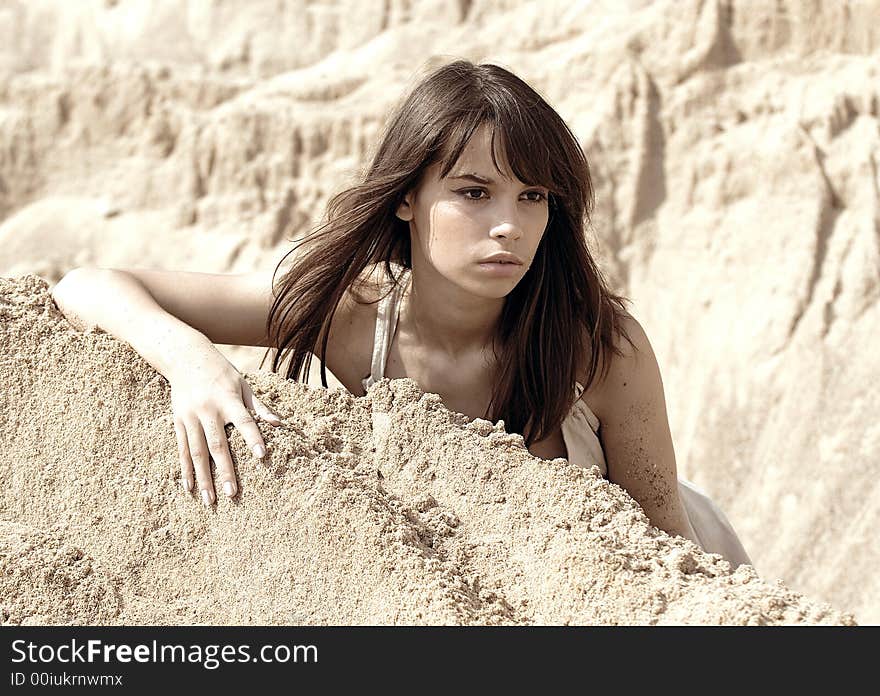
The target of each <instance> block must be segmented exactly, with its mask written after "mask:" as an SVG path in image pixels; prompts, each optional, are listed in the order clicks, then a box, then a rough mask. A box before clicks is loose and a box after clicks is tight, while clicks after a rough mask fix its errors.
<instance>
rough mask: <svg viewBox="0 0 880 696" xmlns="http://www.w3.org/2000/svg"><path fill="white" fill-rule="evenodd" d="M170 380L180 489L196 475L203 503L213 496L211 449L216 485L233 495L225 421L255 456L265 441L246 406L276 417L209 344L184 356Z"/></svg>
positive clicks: (262, 415)
mask: <svg viewBox="0 0 880 696" xmlns="http://www.w3.org/2000/svg"><path fill="white" fill-rule="evenodd" d="M169 381H170V383H171V407H172V410H173V412H174V431H175V433H176V435H177V449H178V453H179V457H180V471H181V479H182V483H183V487H184V489H185V490H187V491H192V488H193V474H195V481H196V482H197V483H198V489H199V491H200V493H201V498H202V502H203V503H204V504H205V505H206V506H209V505H211V504H213V503H214V502H215V501H216V500H217V497H216V494H215V492H214V482H213V481H212V480H211V466H210V460H209V453H210V457H212V458H213V459H214V463H215V464H216V466H217V484H218V485H217V490H218V491H220V490H222V491H223V492H224V493H225V494H226V495H227V496H229V497H230V498H231V497H233V496H234V495H235V494H236V493H237V492H238V484H237V482H236V479H235V469H234V468H233V466H232V457H231V456H230V454H229V443H228V442H227V440H226V430H225V425H226V423H232V424H233V425H234V426H235V427H236V428H238V430H239V432H241V434H242V436H243V437H244V439H245V442H247V443H248V446H249V447H250V449H251V450H252V451H253V453H254V456H256V457H257V458H259V459H263V458H264V457H265V456H266V444H265V442H264V441H263V436H262V434H261V433H260V429H259V428H258V427H257V424H256V422H255V420H254V418H253V416H252V415H251V413H250V412H249V410H248V409H250V410H252V411H254V412H256V414H257V415H259V416H260V418H262V419H263V420H265V421H267V422H268V423H270V424H271V425H273V426H276V427H277V426H279V425H281V419H280V418H279V417H278V416H277V415H276V414H275V413H273V412H272V411H271V410H269V409H268V408H267V407H266V406H264V405H263V404H262V403H261V402H260V401H259V400H258V399H257V398H256V397H255V396H254V393H253V392H252V391H251V387H250V385H249V384H248V383H247V382H246V381H245V380H244V378H242V376H241V374H240V373H239V372H238V370H236V369H235V367H234V366H233V365H232V364H231V363H230V362H229V361H228V360H227V359H226V358H225V357H224V356H223V355H222V354H221V353H220V351H218V350H217V349H216V348H214V347H213V346H211V347H208V348H204V349H203V350H201V351H199V353H198V354H197V355H196V356H195V360H194V361H193V360H190V359H187V361H186V364H185V366H183V369H182V370H181V371H180V373H179V374H177V375H174V376H173V377H172V379H171V380H169Z"/></svg>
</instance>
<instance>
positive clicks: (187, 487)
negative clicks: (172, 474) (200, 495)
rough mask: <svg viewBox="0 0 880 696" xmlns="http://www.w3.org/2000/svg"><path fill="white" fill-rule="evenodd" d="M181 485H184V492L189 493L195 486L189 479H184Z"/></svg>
mask: <svg viewBox="0 0 880 696" xmlns="http://www.w3.org/2000/svg"><path fill="white" fill-rule="evenodd" d="M181 483H182V484H183V490H185V491H186V492H187V493H189V492H190V491H191V490H192V486H193V485H192V482H191V481H190V480H189V479H183V481H181Z"/></svg>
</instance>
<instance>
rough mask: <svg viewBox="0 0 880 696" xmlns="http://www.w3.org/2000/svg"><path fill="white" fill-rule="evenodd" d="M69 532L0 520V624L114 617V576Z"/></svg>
mask: <svg viewBox="0 0 880 696" xmlns="http://www.w3.org/2000/svg"><path fill="white" fill-rule="evenodd" d="M66 538H67V532H66V530H64V529H63V528H57V529H53V530H51V531H49V532H42V531H39V530H37V529H33V528H31V527H27V526H25V525H22V524H16V523H14V522H8V521H3V520H0V624H18V625H39V624H109V623H115V622H116V620H117V618H118V616H119V609H120V606H121V603H120V601H119V597H118V596H117V592H116V586H115V583H114V581H113V580H112V579H111V578H109V577H108V575H107V573H106V572H104V571H102V570H101V569H100V566H99V564H98V565H97V566H96V563H95V561H94V559H93V558H91V557H89V556H88V555H87V554H85V553H84V552H83V551H82V549H79V548H76V547H75V546H71V545H70V544H68V543H67V542H66V541H65V539H66Z"/></svg>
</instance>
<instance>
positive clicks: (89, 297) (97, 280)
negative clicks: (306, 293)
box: [52, 267, 272, 379]
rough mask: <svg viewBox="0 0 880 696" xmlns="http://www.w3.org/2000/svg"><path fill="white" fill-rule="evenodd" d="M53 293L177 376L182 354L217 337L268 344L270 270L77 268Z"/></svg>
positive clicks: (77, 317)
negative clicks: (205, 270) (207, 270)
mask: <svg viewBox="0 0 880 696" xmlns="http://www.w3.org/2000/svg"><path fill="white" fill-rule="evenodd" d="M52 298H53V299H54V300H55V304H57V305H58V308H59V309H60V310H61V311H62V313H63V314H64V315H65V317H67V319H68V320H69V321H70V322H71V324H73V325H74V326H76V327H77V328H80V329H85V328H88V327H91V326H98V327H100V328H101V329H103V330H104V331H106V332H107V333H109V334H111V335H112V336H115V337H116V338H118V339H120V340H122V341H125V342H126V343H128V344H129V345H131V347H132V348H134V349H135V351H137V352H138V353H139V354H140V355H141V356H143V358H144V359H145V360H146V361H147V362H148V363H150V365H152V366H153V367H154V368H155V369H156V370H157V371H158V372H160V373H161V374H162V375H164V376H165V377H166V378H168V379H170V378H171V377H170V373H171V372H172V371H173V369H174V368H175V366H176V365H180V364H181V360H180V357H181V356H185V355H192V354H193V353H194V352H197V351H201V350H206V349H212V350H214V348H213V345H212V344H214V343H229V344H234V345H263V346H265V345H266V336H265V322H266V317H267V316H268V312H269V307H270V306H271V302H272V296H271V273H269V272H256V273H245V274H238V275H232V274H211V273H187V272H174V271H151V270H131V271H125V270H117V269H109V268H107V269H105V268H85V267H84V268H76V269H74V270H72V271H70V272H68V273H67V274H66V275H65V276H64V277H63V278H62V279H61V280H60V281H59V282H58V284H57V285H55V287H54V288H52Z"/></svg>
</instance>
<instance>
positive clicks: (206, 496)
mask: <svg viewBox="0 0 880 696" xmlns="http://www.w3.org/2000/svg"><path fill="white" fill-rule="evenodd" d="M202 502H203V503H204V504H205V507H210V505H211V494H210V493H208V491H207V489H204V488H203V489H202Z"/></svg>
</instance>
